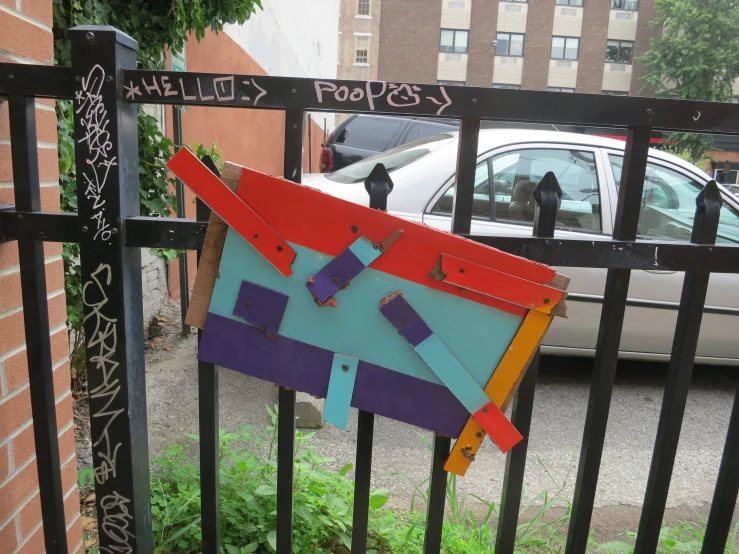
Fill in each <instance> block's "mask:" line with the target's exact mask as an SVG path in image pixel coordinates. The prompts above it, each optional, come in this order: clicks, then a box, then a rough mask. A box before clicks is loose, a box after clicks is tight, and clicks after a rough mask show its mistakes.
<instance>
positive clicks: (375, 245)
mask: <svg viewBox="0 0 739 554" xmlns="http://www.w3.org/2000/svg"><path fill="white" fill-rule="evenodd" d="M372 248H374V249H375V250H379V249H380V245H379V244H373V245H372Z"/></svg>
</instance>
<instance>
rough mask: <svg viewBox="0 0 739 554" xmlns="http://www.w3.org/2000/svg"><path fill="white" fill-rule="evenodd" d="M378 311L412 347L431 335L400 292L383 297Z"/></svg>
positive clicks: (427, 327)
mask: <svg viewBox="0 0 739 554" xmlns="http://www.w3.org/2000/svg"><path fill="white" fill-rule="evenodd" d="M380 311H381V312H382V314H383V315H384V316H385V317H386V318H387V319H388V321H389V322H390V323H392V324H393V327H395V328H396V329H397V330H398V332H399V333H400V334H401V335H403V337H405V339H406V340H407V341H408V342H409V343H410V345H411V346H412V347H413V348H415V347H416V346H418V345H419V344H421V343H422V342H423V341H424V340H426V339H427V338H428V337H429V336H431V335H432V332H431V329H429V326H428V325H426V322H425V321H424V320H423V319H421V316H420V315H418V313H416V310H414V309H413V307H412V306H411V305H410V304H408V301H407V300H406V299H405V298H403V294H402V293H401V292H396V293H394V294H391V295H390V296H388V297H386V298H384V299H383V300H382V301H381V302H380Z"/></svg>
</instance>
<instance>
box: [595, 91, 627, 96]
mask: <svg viewBox="0 0 739 554" xmlns="http://www.w3.org/2000/svg"><path fill="white" fill-rule="evenodd" d="M600 93H601V94H603V95H605V96H628V95H629V93H628V92H626V91H624V90H602V91H600Z"/></svg>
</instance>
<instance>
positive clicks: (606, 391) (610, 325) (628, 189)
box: [565, 127, 651, 554]
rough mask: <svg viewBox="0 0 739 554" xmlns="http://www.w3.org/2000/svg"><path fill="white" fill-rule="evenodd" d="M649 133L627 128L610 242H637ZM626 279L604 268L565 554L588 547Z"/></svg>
mask: <svg viewBox="0 0 739 554" xmlns="http://www.w3.org/2000/svg"><path fill="white" fill-rule="evenodd" d="M650 134H651V131H650V129H649V128H643V127H638V128H633V127H630V128H629V130H628V133H627V137H626V152H625V155H624V165H623V171H622V173H621V184H620V187H619V188H620V190H619V195H618V205H617V207H616V220H615V226H614V229H613V238H614V239H616V240H623V241H633V240H634V239H635V238H636V230H637V226H638V223H639V209H640V207H641V202H642V191H643V189H644V175H645V174H646V169H647V156H648V153H649V137H650ZM630 278H631V270H630V269H609V270H608V273H607V276H606V286H605V290H604V294H603V307H602V309H601V314H600V327H599V329H598V341H597V343H596V346H595V360H594V364H593V377H592V382H591V385H590V397H589V398H588V408H587V412H586V415H585V430H584V431H583V440H582V447H581V449H580V463H579V465H578V468H577V481H576V483H575V495H574V498H573V502H572V514H571V517H570V528H569V530H568V533H567V546H566V550H565V552H567V553H568V554H584V552H585V549H586V547H587V543H588V533H589V532H590V521H591V518H592V515H593V504H594V502H595V491H596V488H597V486H598V473H599V471H600V462H601V458H602V456H603V443H604V441H605V435H606V426H607V425H608V411H609V409H610V406H611V394H612V392H613V382H614V379H615V377H616V363H617V362H618V347H619V344H620V343H621V331H622V330H623V322H624V314H625V311H626V297H627V294H628V291H629V280H630Z"/></svg>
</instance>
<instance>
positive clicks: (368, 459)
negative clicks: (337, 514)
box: [352, 410, 375, 554]
mask: <svg viewBox="0 0 739 554" xmlns="http://www.w3.org/2000/svg"><path fill="white" fill-rule="evenodd" d="M374 432H375V414H373V413H370V412H365V411H364V410H359V417H358V421H357V459H356V464H357V466H356V470H355V472H354V513H353V514H352V554H365V552H367V521H368V518H369V499H370V476H371V474H372V441H373V436H374Z"/></svg>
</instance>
